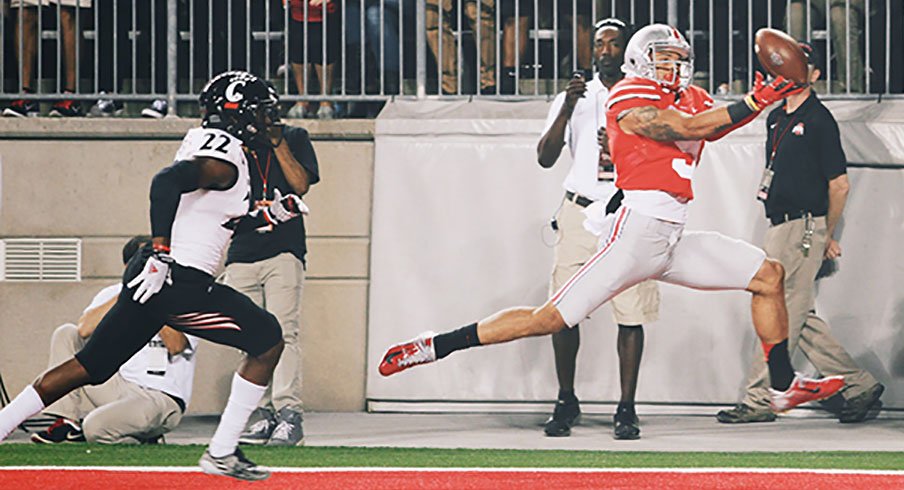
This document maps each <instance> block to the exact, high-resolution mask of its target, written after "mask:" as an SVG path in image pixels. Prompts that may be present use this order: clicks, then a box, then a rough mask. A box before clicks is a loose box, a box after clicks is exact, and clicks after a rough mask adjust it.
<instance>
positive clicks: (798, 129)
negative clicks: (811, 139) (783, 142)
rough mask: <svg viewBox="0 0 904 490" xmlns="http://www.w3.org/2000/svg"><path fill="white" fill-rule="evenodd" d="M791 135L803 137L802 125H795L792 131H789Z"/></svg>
mask: <svg viewBox="0 0 904 490" xmlns="http://www.w3.org/2000/svg"><path fill="white" fill-rule="evenodd" d="M791 134H793V135H794V136H803V135H804V123H802V122H799V123H797V124H796V125H795V126H794V128H793V129H791Z"/></svg>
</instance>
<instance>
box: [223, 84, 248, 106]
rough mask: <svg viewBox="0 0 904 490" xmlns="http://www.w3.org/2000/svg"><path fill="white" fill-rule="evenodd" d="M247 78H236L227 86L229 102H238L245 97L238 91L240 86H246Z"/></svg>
mask: <svg viewBox="0 0 904 490" xmlns="http://www.w3.org/2000/svg"><path fill="white" fill-rule="evenodd" d="M245 83H246V82H245V80H236V81H234V82H232V83H230V84H229V86H228V87H226V100H228V101H229V102H238V101H240V100H242V99H244V98H245V96H244V95H242V93H241V92H236V90H237V89H238V88H239V87H244V86H245Z"/></svg>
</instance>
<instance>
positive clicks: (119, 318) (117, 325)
mask: <svg viewBox="0 0 904 490" xmlns="http://www.w3.org/2000/svg"><path fill="white" fill-rule="evenodd" d="M123 293H124V294H123V295H120V297H119V300H118V301H117V302H116V303H115V304H114V305H113V308H111V309H110V311H109V312H108V313H107V314H106V316H104V318H103V319H102V320H101V321H100V324H98V326H97V329H95V331H94V333H93V334H92V335H91V338H90V339H89V340H88V342H87V343H86V344H85V347H84V348H83V349H82V350H81V351H79V352H78V353H76V354H75V356H73V357H72V358H70V359H68V360H67V361H65V362H63V363H62V364H60V365H59V366H57V367H55V368H53V369H50V370H48V371H47V372H45V373H44V374H43V375H41V377H40V378H38V380H37V381H35V383H34V384H33V385H29V386H26V387H25V389H24V390H23V391H22V393H20V394H19V396H17V397H16V399H15V400H13V402H12V403H10V404H9V405H7V406H6V407H5V408H4V409H3V410H0V441H2V440H3V439H4V438H6V436H8V435H9V434H10V432H12V431H13V430H14V429H15V428H16V426H18V425H19V424H21V423H22V422H23V421H25V419H27V418H28V417H31V416H32V415H34V414H36V413H38V412H40V411H41V410H43V409H44V407H46V406H48V405H50V404H52V403H53V402H55V401H57V400H59V399H60V398H61V397H63V396H64V395H66V394H67V393H69V392H71V391H72V390H74V389H77V388H80V387H82V386H85V385H87V384H89V383H90V384H102V383H104V382H105V381H107V380H108V379H110V377H111V376H113V374H115V373H116V371H117V370H118V369H119V367H120V366H122V364H123V363H125V362H126V361H127V360H128V359H129V358H131V357H132V356H133V355H135V353H136V352H138V350H139V349H141V347H142V346H143V345H145V344H146V343H147V341H148V340H150V339H151V337H153V336H154V334H155V333H156V332H157V331H158V330H160V328H161V326H162V325H163V322H162V321H158V320H157V319H156V318H154V316H153V315H152V314H151V312H150V311H149V310H148V309H147V308H144V307H142V306H141V305H139V304H138V303H135V302H133V301H132V300H131V298H130V297H129V296H128V294H130V293H129V291H128V290H126V291H124V292H123Z"/></svg>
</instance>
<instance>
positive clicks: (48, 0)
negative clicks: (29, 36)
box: [9, 0, 91, 9]
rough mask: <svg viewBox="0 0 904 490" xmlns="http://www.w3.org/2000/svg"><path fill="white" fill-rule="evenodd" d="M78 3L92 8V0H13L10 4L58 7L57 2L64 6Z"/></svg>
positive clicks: (73, 5) (12, 5) (14, 6)
mask: <svg viewBox="0 0 904 490" xmlns="http://www.w3.org/2000/svg"><path fill="white" fill-rule="evenodd" d="M76 3H77V4H78V6H79V7H81V8H83V9H89V8H91V0H11V1H10V3H9V6H10V7H12V8H18V7H21V6H22V4H25V6H26V7H37V6H38V5H43V6H44V7H56V6H57V4H61V5H63V6H64V7H75V6H76Z"/></svg>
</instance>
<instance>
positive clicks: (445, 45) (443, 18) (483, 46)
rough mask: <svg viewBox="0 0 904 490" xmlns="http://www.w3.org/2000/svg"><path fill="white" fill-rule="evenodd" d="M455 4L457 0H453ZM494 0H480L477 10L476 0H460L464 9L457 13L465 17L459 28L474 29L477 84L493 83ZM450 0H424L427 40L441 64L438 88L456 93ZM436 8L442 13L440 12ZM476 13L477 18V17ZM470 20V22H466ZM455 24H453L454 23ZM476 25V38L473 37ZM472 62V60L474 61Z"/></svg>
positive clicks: (455, 55) (456, 57)
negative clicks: (478, 68) (478, 54)
mask: <svg viewBox="0 0 904 490" xmlns="http://www.w3.org/2000/svg"><path fill="white" fill-rule="evenodd" d="M455 4H456V5H458V2H455ZM495 4H496V0H480V12H479V13H478V11H477V10H478V7H477V1H476V0H461V6H462V9H463V10H464V12H459V15H460V16H462V17H464V18H465V19H467V22H464V21H463V22H462V23H461V24H462V29H467V28H468V27H470V28H471V30H472V31H473V32H474V37H475V41H476V43H475V44H477V47H478V48H477V49H478V52H479V53H480V88H481V89H484V88H487V87H492V86H495V85H496V37H497V32H496V7H495ZM452 5H453V0H427V20H426V23H427V24H426V25H427V43H428V44H429V45H430V50H431V51H433V56H434V57H435V58H436V63H437V64H438V65H441V66H442V71H443V80H442V88H443V91H444V92H445V93H449V94H454V93H458V76H457V74H458V61H459V60H458V43H456V42H455V37H454V36H453V35H452ZM440 10H441V11H442V14H440ZM478 15H479V18H478ZM468 24H470V25H468ZM456 27H457V25H456ZM478 29H479V30H480V33H479V34H480V39H477V35H478V32H477V31H478ZM440 30H442V53H440V41H439V31H440ZM475 62H476V61H475Z"/></svg>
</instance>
